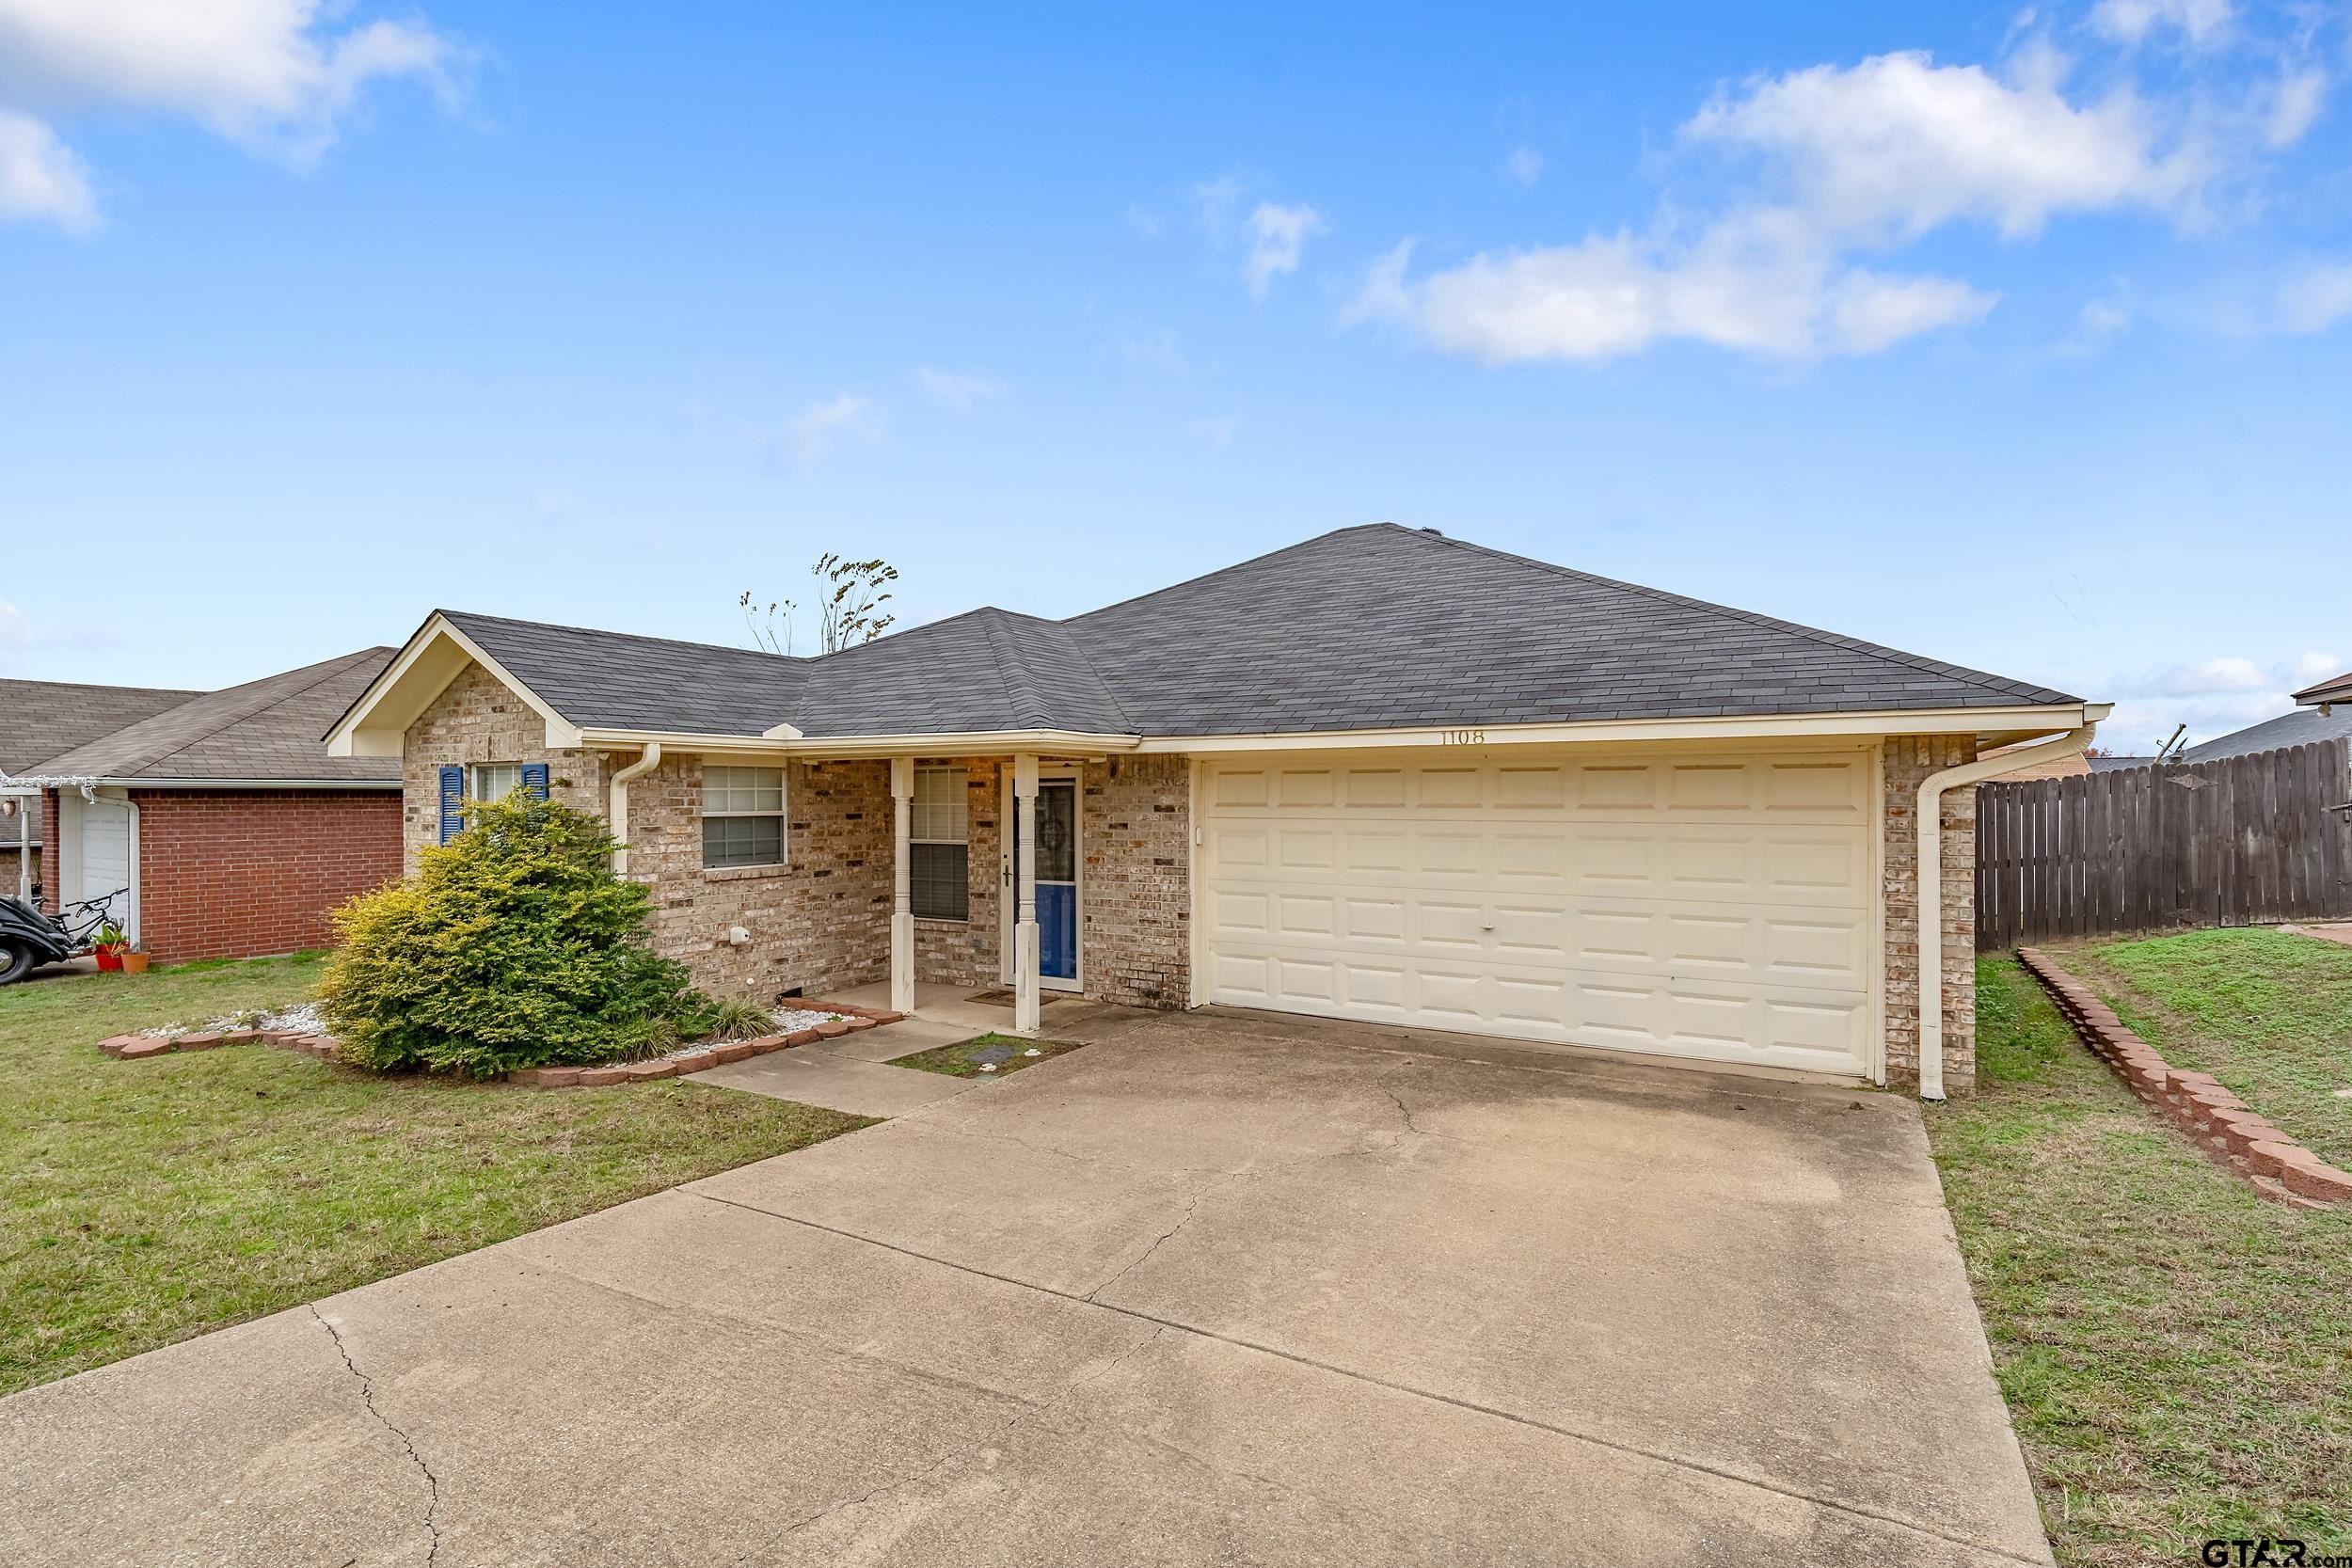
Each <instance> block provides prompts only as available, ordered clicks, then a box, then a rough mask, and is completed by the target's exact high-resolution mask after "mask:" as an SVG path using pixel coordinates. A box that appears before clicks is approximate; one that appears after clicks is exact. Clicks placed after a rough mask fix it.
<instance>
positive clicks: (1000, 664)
mask: <svg viewBox="0 0 2352 1568" xmlns="http://www.w3.org/2000/svg"><path fill="white" fill-rule="evenodd" d="M964 615H985V616H987V617H988V619H987V620H985V621H984V622H982V623H981V625H982V628H983V630H982V635H983V636H985V637H986V638H987V639H988V647H989V652H990V653H992V654H993V655H995V656H996V657H993V658H991V659H990V660H989V661H988V662H989V668H990V669H991V670H993V671H994V672H995V673H996V687H997V689H998V690H1000V691H1002V692H1003V693H1004V694H1005V708H1006V711H1007V712H1009V713H1010V714H1011V715H1012V716H1013V719H1014V721H1015V722H1029V721H1027V720H1026V718H1025V711H1024V709H1023V707H1022V696H1023V694H1024V693H1026V692H1027V691H1028V690H1029V689H1030V681H1029V669H1028V666H1027V665H1026V664H1024V663H1023V662H1022V661H1021V650H1020V645H1019V644H1018V643H1017V642H1015V641H1013V639H1012V636H1011V634H1010V633H1009V632H1007V631H1006V630H1005V627H1004V620H1005V615H1006V612H1005V611H1004V610H999V609H997V608H996V607H995V606H994V605H982V606H981V607H980V608H979V609H977V610H966V611H964ZM948 619H950V620H956V621H961V620H962V619H963V615H955V616H950V617H949V618H948ZM932 624H933V625H938V624H939V623H937V622H934V623H932ZM875 641H881V639H879V638H877V639H876V640H875ZM869 646H870V644H869ZM1007 666H1013V667H1016V668H1018V669H1019V670H1020V672H1021V677H1022V678H1021V685H1020V689H1018V690H1016V689H1014V687H1013V683H1012V681H1011V680H1010V679H1009V678H1008V675H1007Z"/></svg>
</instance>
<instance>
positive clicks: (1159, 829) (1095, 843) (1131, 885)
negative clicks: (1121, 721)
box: [1080, 756, 1192, 1007]
mask: <svg viewBox="0 0 2352 1568" xmlns="http://www.w3.org/2000/svg"><path fill="white" fill-rule="evenodd" d="M1191 780H1192V772H1191V764H1190V762H1189V760H1188V759H1186V758H1184V757H1179V756H1134V757H1112V758H1110V759H1108V760H1107V761H1104V762H1091V763H1089V764H1087V765H1086V769H1085V772H1084V775H1083V777H1082V778H1081V780H1080V791H1081V804H1080V819H1081V829H1080V831H1081V833H1082V838H1081V841H1080V849H1081V851H1082V853H1083V854H1084V856H1085V858H1086V882H1085V890H1084V901H1085V920H1084V924H1083V926H1082V927H1081V929H1080V941H1081V942H1082V943H1083V944H1084V945H1083V952H1082V958H1081V960H1080V961H1081V965H1082V968H1083V971H1084V974H1085V976H1086V992H1087V994H1088V995H1089V996H1093V997H1099V998H1101V999H1102V1000H1104V1001H1105V1002H1118V1003H1122V1004H1124V1005H1126V1006H1133V1007H1184V1006H1189V1005H1190V1003H1191V986H1192V886H1191V880H1190V877H1191V869H1190V868H1191V863H1192V858H1191V857H1192V851H1191V843H1192V786H1191Z"/></svg>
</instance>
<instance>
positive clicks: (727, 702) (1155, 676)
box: [443, 523, 2079, 736]
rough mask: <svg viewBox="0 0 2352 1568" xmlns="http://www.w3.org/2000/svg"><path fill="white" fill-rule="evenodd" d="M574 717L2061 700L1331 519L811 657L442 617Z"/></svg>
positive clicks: (1508, 718) (1157, 727)
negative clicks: (1321, 528)
mask: <svg viewBox="0 0 2352 1568" xmlns="http://www.w3.org/2000/svg"><path fill="white" fill-rule="evenodd" d="M443 613H444V614H447V615H448V617H449V619H450V620H451V621H452V622H453V623H455V624H456V625H457V626H459V627H460V628H461V629H462V630H464V631H465V632H466V633H467V635H468V636H469V637H471V638H473V639H474V640H475V641H477V642H478V643H480V644H481V646H482V647H483V649H484V650H485V652H486V653H488V654H489V655H490V656H491V657H493V658H495V659H497V660H498V661H499V662H500V663H501V664H502V665H504V666H506V668H507V669H508V670H509V671H511V672H512V673H514V675H515V676H516V678H517V679H519V680H521V681H522V682H523V683H524V684H525V685H527V686H529V687H530V688H531V689H532V690H533V691H535V692H537V693H538V695H539V696H540V697H541V698H543V699H544V700H546V701H547V702H548V704H550V705H552V706H553V707H554V708H555V709H556V711H558V712H559V713H562V714H563V715H564V717H565V718H566V719H569V720H571V721H573V722H574V723H578V724H582V725H587V726H594V727H612V728H623V729H645V730H666V731H670V732H673V733H678V732H684V733H699V734H728V735H756V734H759V733H761V732H763V731H765V730H767V729H769V728H771V727H772V726H774V725H776V724H778V723H790V724H793V725H794V726H796V727H798V728H799V729H800V730H801V731H802V732H803V734H804V735H808V736H853V735H895V734H944V733H952V732H958V731H985V730H1005V729H1063V730H1074V731H1081V732H1089V733H1097V734H1129V735H1132V734H1142V735H1154V736H1185V735H1220V734H1267V733H1275V732H1281V731H1311V730H1351V729H1389V728H1399V727H1416V726H1422V725H1430V726H1454V725H1484V724H1504V723H1540V722H1565V721H1590V720H1610V719H1647V718H1692V717H1706V716H1714V715H1739V714H1765V713H1838V712H1870V711H1883V710H1890V709H1899V708H1976V707H1984V708H1991V707H2003V706H2018V705H2042V704H2058V703H2072V702H2075V701H2078V700H2079V699H2077V698H2074V697H2071V696H2068V695H2067V694H2066V693H2064V692H2060V691H2056V690H2052V689H2049V688H2047V687H2042V686H2036V685H2033V684H2032V683H2030V682H2026V681H2017V680H2009V679H2005V678H2003V677H2001V676H1998V675H1991V674H1986V673H1983V672H1981V671H1977V670H1968V669H1963V668H1962V667H1960V666H1958V665H1953V664H1946V663H1943V662H1941V661H1939V660H1935V659H1931V658H1922V657H1918V656H1916V655H1913V654H1906V653H1900V652H1898V651H1896V650H1895V649H1892V648H1883V647H1880V646H1877V645H1876V644H1873V643H1869V642H1864V641H1858V640H1856V639H1853V638H1851V637H1840V636H1836V635H1835V634H1833V633H1830V632H1825V631H1818V630H1815V629H1813V628H1811V627H1807V626H1795V625H1792V624H1791V623H1789V622H1786V621H1776V620H1773V619H1772V618H1770V617H1768V616H1763V615H1755V614H1750V613H1748V612H1747V611H1744V610H1730V609H1726V608H1724V607H1723V606H1721V605H1712V604H1707V603H1703V602H1701V601H1699V600H1696V599H1688V598H1683V597H1681V596H1680V595H1677V594H1665V593H1661V592H1659V591H1658V590H1656V589H1650V588H1642V587H1638V586H1635V585H1633V584H1630V583H1624V582H1615V581H1612V580H1610V579H1608V578H1597V577H1592V576H1590V575H1588V574H1585V573H1582V572H1576V571H1571V570H1569V569H1568V568H1566V567H1564V566H1555V565H1552V564H1550V563H1549V562H1540V561H1531V560H1528V559H1526V558H1524V557H1521V556H1514V555H1507V554H1504V553H1503V552H1502V551H1500V550H1492V549H1487V548H1486V547H1484V546H1478V545H1472V544H1469V543H1466V542H1464V541H1461V540H1456V539H1448V538H1444V537H1442V536H1440V535H1438V534H1436V533H1433V532H1429V531H1422V530H1418V529H1407V528H1400V527H1398V526H1396V525H1394V524H1388V523H1381V524H1374V525H1371V526H1369V527H1364V528H1353V529H1343V530H1341V531H1338V532H1335V533H1327V534H1324V535H1322V536H1321V537H1319V538H1315V539H1310V540H1308V541H1306V542H1305V543H1303V544H1299V545H1294V546H1291V547H1289V548H1288V549H1282V550H1277V551H1275V552H1273V553H1272V554H1270V555H1265V556H1261V557H1259V558H1258V559H1256V560H1254V561H1248V562H1242V563H1241V564H1240V565H1237V566H1230V567H1227V568H1226V569H1225V570H1223V571H1219V572H1212V573H1210V574H1209V575H1208V576H1206V577H1201V578H1194V579H1192V580H1191V581H1189V582H1183V583H1179V584H1177V585H1176V586H1174V587H1172V588H1166V589H1162V590H1160V591H1159V592H1158V593H1155V594H1145V595H1143V596H1142V597H1140V598H1136V599H1130V600H1127V601H1125V602H1124V603H1121V604H1116V605H1112V606H1110V607H1108V608H1107V609H1104V610H1094V611H1092V612H1091V613H1089V614H1085V615H1080V616H1076V617H1073V619H1071V620H1068V621H1059V622H1056V621H1043V620H1039V619H1037V618H1036V617H1033V616H1026V615H1016V614H1013V613H1011V612H1010V611H1007V610H995V609H987V610H973V611H971V612H969V613H968V614H963V615H958V616H955V617H952V618H950V619H948V620H946V621H939V622H934V623H932V624H931V625H929V626H917V627H914V628H913V629H911V630H908V631H903V632H899V633H897V634H894V635H892V636H889V637H885V638H882V639H881V640H879V641H874V642H869V643H866V644H864V645H863V646H860V647H856V648H850V649H848V650H845V651H843V652H841V653H837V654H832V655H829V656H825V657H817V658H789V657H778V656H775V655H771V654H765V653H758V652H754V651H751V650H746V649H740V648H723V647H716V646H712V645H708V644H704V643H693V642H670V641H661V640H659V639H654V638H642V637H624V636H619V635H616V634H613V633H609V632H594V631H584V630H580V629H579V628H576V627H564V626H543V625H539V624H537V623H532V622H518V621H504V620H500V619H498V618H496V617H491V616H482V615H471V614H465V613H454V612H449V611H444V612H443Z"/></svg>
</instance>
